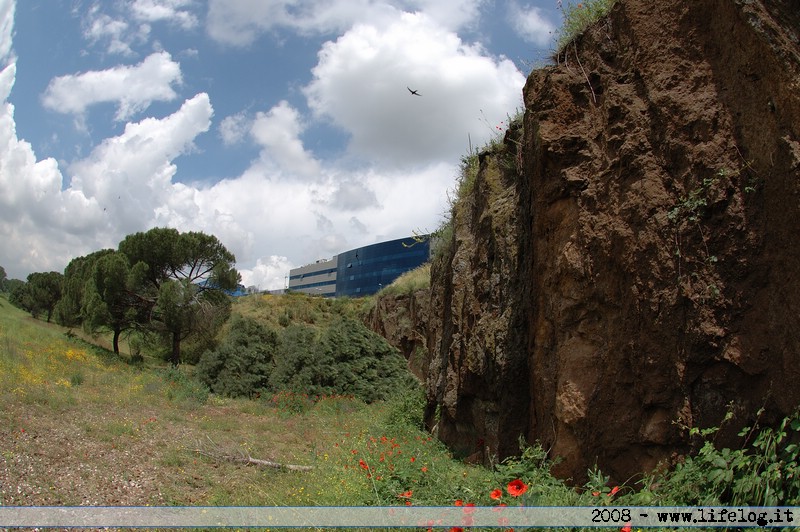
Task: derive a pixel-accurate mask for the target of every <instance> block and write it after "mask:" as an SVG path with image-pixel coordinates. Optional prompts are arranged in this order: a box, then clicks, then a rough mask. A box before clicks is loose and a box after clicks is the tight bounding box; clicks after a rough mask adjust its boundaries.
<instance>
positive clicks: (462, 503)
mask: <svg viewBox="0 0 800 532" xmlns="http://www.w3.org/2000/svg"><path fill="white" fill-rule="evenodd" d="M456 506H464V501H462V500H461V499H456Z"/></svg>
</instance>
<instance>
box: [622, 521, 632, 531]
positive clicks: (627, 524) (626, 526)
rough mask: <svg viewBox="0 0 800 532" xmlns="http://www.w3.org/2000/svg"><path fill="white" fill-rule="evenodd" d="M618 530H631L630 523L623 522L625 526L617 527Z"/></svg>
mask: <svg viewBox="0 0 800 532" xmlns="http://www.w3.org/2000/svg"><path fill="white" fill-rule="evenodd" d="M619 530H620V532H631V524H630V523H625V526H623V527H622V528H620V529H619Z"/></svg>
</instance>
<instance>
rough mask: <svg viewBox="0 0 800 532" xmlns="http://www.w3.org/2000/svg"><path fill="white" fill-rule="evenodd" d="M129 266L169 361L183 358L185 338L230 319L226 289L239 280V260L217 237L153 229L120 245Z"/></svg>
mask: <svg viewBox="0 0 800 532" xmlns="http://www.w3.org/2000/svg"><path fill="white" fill-rule="evenodd" d="M119 251H120V253H122V254H124V255H125V256H126V257H127V259H128V263H129V264H130V265H131V270H130V281H129V287H130V290H132V291H133V292H134V293H135V294H136V297H137V299H138V305H140V306H142V307H144V308H147V309H149V310H150V314H149V324H150V326H151V330H152V331H154V332H156V333H158V334H160V335H162V336H163V337H165V338H166V339H168V341H169V344H170V354H169V357H168V358H169V360H170V361H171V362H172V363H173V364H180V362H181V342H182V341H183V340H185V339H186V338H188V337H189V336H191V335H196V334H201V333H203V332H207V329H206V327H207V326H209V325H212V324H220V323H221V322H222V321H224V319H220V314H222V316H224V318H227V313H229V311H230V301H229V300H228V298H227V297H225V295H224V291H225V290H233V289H235V288H236V286H237V284H238V283H239V280H240V278H241V277H240V275H239V272H237V271H236V269H235V267H234V263H235V262H236V258H235V257H234V255H233V253H231V252H230V251H228V250H227V249H226V248H225V246H223V245H222V243H221V242H220V241H219V240H217V238H216V237H215V236H212V235H206V234H204V233H200V232H188V233H179V232H178V231H177V230H175V229H170V228H155V229H151V230H149V231H147V232H144V233H136V234H133V235H129V236H127V237H126V238H125V239H124V240H123V241H122V242H120V244H119Z"/></svg>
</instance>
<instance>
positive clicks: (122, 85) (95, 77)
mask: <svg viewBox="0 0 800 532" xmlns="http://www.w3.org/2000/svg"><path fill="white" fill-rule="evenodd" d="M180 83H181V67H180V64H178V63H177V62H175V61H173V60H172V57H171V56H170V54H169V53H167V52H157V53H154V54H151V55H149V56H148V57H146V58H145V59H144V60H143V61H142V62H141V63H139V64H138V65H135V66H118V67H114V68H110V69H107V70H95V71H90V72H84V73H81V74H69V75H66V76H59V77H57V78H54V79H53V80H51V81H50V84H49V85H48V86H47V90H46V91H45V93H44V95H43V96H42V104H43V105H44V106H45V107H47V108H48V109H52V110H53V111H57V112H59V113H65V114H70V113H71V114H77V115H80V114H83V113H84V112H85V111H86V109H87V108H88V107H90V106H92V105H95V104H98V103H107V102H114V103H116V104H117V106H118V107H117V115H116V118H117V120H126V119H128V118H130V117H132V116H133V115H134V114H136V113H138V112H141V111H143V110H145V109H147V108H148V107H149V106H150V104H151V103H153V102H154V101H172V100H174V99H175V98H177V96H178V95H177V93H176V92H175V90H174V89H173V87H172V86H173V85H175V84H180Z"/></svg>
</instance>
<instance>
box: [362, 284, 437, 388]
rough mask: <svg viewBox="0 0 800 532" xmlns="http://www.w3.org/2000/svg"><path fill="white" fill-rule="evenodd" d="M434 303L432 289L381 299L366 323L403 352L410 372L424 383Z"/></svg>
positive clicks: (371, 311)
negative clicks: (431, 312)
mask: <svg viewBox="0 0 800 532" xmlns="http://www.w3.org/2000/svg"><path fill="white" fill-rule="evenodd" d="M430 299H431V291H430V290H428V289H421V290H416V291H413V292H411V293H406V294H391V295H387V296H381V297H379V298H377V299H376V300H375V306H374V307H373V308H372V309H370V311H369V312H368V313H367V316H366V319H365V322H366V325H367V327H369V328H370V329H372V330H373V331H375V332H376V333H378V334H380V335H381V336H383V337H384V338H386V340H387V341H388V342H389V343H390V344H391V345H393V346H394V347H396V348H397V349H398V350H399V351H400V353H401V354H402V355H403V356H404V357H405V359H406V360H407V361H408V367H409V369H410V370H411V371H412V372H413V373H414V375H416V376H417V377H419V378H420V379H421V380H424V378H425V372H426V370H427V358H428V346H427V336H428V323H429V321H430Z"/></svg>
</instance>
